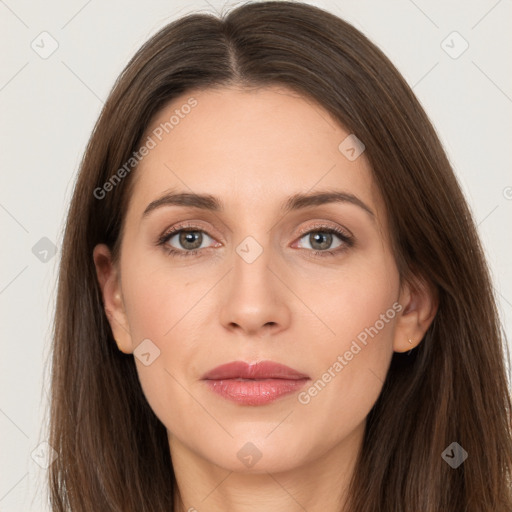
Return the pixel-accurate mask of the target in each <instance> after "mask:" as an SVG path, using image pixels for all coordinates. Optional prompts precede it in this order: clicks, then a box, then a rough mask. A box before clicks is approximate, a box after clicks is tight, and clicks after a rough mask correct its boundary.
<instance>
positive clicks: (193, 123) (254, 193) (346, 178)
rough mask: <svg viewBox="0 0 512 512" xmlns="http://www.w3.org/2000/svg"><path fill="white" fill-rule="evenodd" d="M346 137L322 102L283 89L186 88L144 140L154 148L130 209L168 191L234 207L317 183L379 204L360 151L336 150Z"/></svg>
mask: <svg viewBox="0 0 512 512" xmlns="http://www.w3.org/2000/svg"><path fill="white" fill-rule="evenodd" d="M349 136H351V134H350V133H349V132H347V131H346V130H345V129H344V128H343V127H342V126H340V124H339V123H338V122H337V121H336V120H335V119H334V118H333V117H332V116H331V115H330V114H329V113H328V112H327V111H326V110H325V109H323V108H322V107H321V106H320V105H318V104H317V103H315V102H314V101H313V100H311V99H310V98H306V97H304V96H301V95H299V94H298V93H297V92H295V91H292V90H290V89H287V88H284V87H265V88H259V89H250V90H247V89H239V88H227V87H225V88H215V89H207V90H201V91H191V92H188V93H185V94H183V95H181V96H179V97H177V98H175V99H174V100H173V101H172V102H170V103H169V104H167V105H166V106H165V107H164V108H163V109H161V110H160V111H159V112H158V113H157V114H156V115H155V116H154V118H153V120H152V122H151V124H150V126H149V128H148V130H147V131H146V134H145V136H144V137H143V143H145V142H149V141H150V139H151V142H150V143H149V144H148V146H152V149H150V151H148V154H147V155H146V156H144V157H143V158H142V160H141V161H140V163H139V165H138V167H137V169H136V170H135V172H134V176H133V178H134V180H135V181H134V186H133V189H132V190H133V196H132V198H131V200H130V209H129V210H132V211H136V212H139V214H140V212H142V211H143V210H144V208H145V207H146V206H147V204H148V203H149V202H151V201H152V200H154V199H155V197H157V196H158V195H160V194H161V193H162V192H164V191H166V190H169V189H179V190H183V191H185V192H195V193H208V194H211V195H215V196H218V197H220V198H222V199H223V202H224V203H225V204H226V206H227V207H228V208H229V207H231V208H233V211H238V212H240V211H241V210H242V209H245V210H247V209H250V208H252V209H256V208H259V209H260V210H263V209H266V208H267V206H268V207H272V205H276V207H278V206H280V205H281V204H282V202H283V200H284V199H285V198H286V197H288V196H290V195H293V194H295V193H297V192H307V191H310V190H314V189H315V188H321V189H326V188H336V189H343V190H346V191H347V192H350V193H352V194H356V195H358V196H359V197H360V198H361V199H362V200H363V201H365V202H366V203H367V204H372V205H373V206H374V208H375V209H377V206H378V205H377V203H378V195H377V194H376V191H375V189H374V187H373V182H372V177H371V168H370V165H369V163H368V161H367V159H366V158H365V155H364V153H363V154H362V155H361V156H360V157H359V158H356V159H355V160H350V159H348V158H347V157H346V155H345V154H344V153H343V152H342V151H341V150H340V144H341V143H342V142H343V141H345V140H346V139H347V137H349ZM343 147H344V146H343V145H342V148H343ZM252 213H254V210H253V212H252Z"/></svg>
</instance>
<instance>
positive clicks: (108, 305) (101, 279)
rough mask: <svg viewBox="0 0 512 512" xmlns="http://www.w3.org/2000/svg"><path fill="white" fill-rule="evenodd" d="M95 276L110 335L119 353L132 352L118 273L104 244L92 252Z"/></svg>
mask: <svg viewBox="0 0 512 512" xmlns="http://www.w3.org/2000/svg"><path fill="white" fill-rule="evenodd" d="M93 260H94V265H95V267H96V276H97V279H98V283H99V285H100V289H101V293H102V297H103V304H104V308H105V314H106V316H107V319H108V322H109V324H110V328H111V329H112V334H113V336H114V339H115V341H116V344H117V346H118V348H119V350H120V351H121V352H124V353H125V354H131V353H132V352H133V348H132V339H131V336H130V330H129V325H128V321H127V317H126V312H125V309H124V302H123V297H122V292H121V283H120V279H119V272H118V269H117V267H116V265H114V263H113V262H112V255H111V252H110V249H109V248H108V246H107V245H105V244H98V245H97V246H96V247H95V248H94V251H93Z"/></svg>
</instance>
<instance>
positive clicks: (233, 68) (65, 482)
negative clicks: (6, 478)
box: [49, 1, 512, 512]
mask: <svg viewBox="0 0 512 512" xmlns="http://www.w3.org/2000/svg"><path fill="white" fill-rule="evenodd" d="M232 84H236V85H239V86H240V85H241V86H244V87H260V86H263V87H264V86H266V85H274V84H277V85H284V86H287V87H289V88H291V89H293V90H295V91H298V92H299V93H300V94H302V95H303V96H305V97H308V98H311V99H313V100H315V101H316V102H318V103H319V104H320V105H322V106H323V107H324V108H325V109H326V110H327V111H328V112H329V113H330V114H332V116H333V117H334V118H335V119H336V120H338V121H339V123H340V124H341V125H342V126H343V127H344V128H346V129H347V130H348V131H349V132H350V133H353V134H355V135H356V136H357V137H358V138H359V139H360V140H361V141H363V142H364V144H365V146H366V151H365V154H366V156H367V158H368V160H369V162H370V164H371V166H372V169H373V176H374V180H375V182H376V184H377V186H378V188H379V190H380V193H381V195H382V197H383V199H384V202H385V205H386V208H387V215H388V217H389V223H390V231H391V235H392V244H393V248H394V252H395V257H396V261H397V264H398V267H399V271H400V275H401V278H402V279H404V280H411V279H414V276H421V277H422V278H423V279H426V280H427V281H428V282H429V283H430V284H431V286H432V287H433V288H434V289H435V290H436V294H437V296H438V300H439V309H438V313H437V315H436V317H435V319H434V321H433V323H432V325H431V326H430V328H429V330H428V331H427V334H426V335H425V337H424V339H423V340H422V342H421V343H420V345H419V346H418V347H417V348H416V349H415V350H413V351H412V352H411V353H410V354H408V355H407V354H399V353H395V354H394V355H393V359H392V363H391V367H390V369H389V372H388V375H387V378H386V381H385V383H384V387H383V389H382V393H381V395H380V397H379V399H378V401H377V402H376V404H375V405H374V407H373V408H372V410H371V411H370V413H369V416H368V418H367V428H366V431H365V437H364V442H363V446H362V450H361V453H360V456H359V459H358V461H357V465H356V469H355V472H354V475H353V478H352V481H351V487H350V493H349V505H350V507H349V509H350V511H351V512H362V511H380V512H412V511H414V512H420V511H421V512H440V511H446V512H460V511H468V512H469V511H474V512H482V511H496V512H510V510H512V497H511V488H510V477H511V469H512V446H511V426H512V422H511V399H510V394H509V393H510V391H509V389H508V384H509V383H508V381H507V375H506V372H505V361H506V343H505V342H504V340H503V338H502V335H501V329H500V324H499V320H498V314H497V310H496V305H495V298H494V295H493V289H492V286H491V281H490V277H489V273H488V270H487V266H486V262H485V260H484V256H483V251H482V248H481V245H480V242H479V239H478V236H477V233H476V230H475V225H474V223H473V220H472V218H471V215H470V212H469V210H468V207H467V204H466V202H465V199H464V197H463V195H462V193H461V190H460V187H459V185H458V183H457V181H456V178H455V176H454V173H453V170H452V168H451V166H450V163H449V161H448V159H447V157H446V155H445V152H444V150H443V148H442V145H441V143H440V141H439V139H438V137H437V135H436V133H435V131H434V129H433V127H432V125H431V123H430V121H429V119H428V118H427V116H426V114H425V112H424V110H423V109H422V107H421V106H420V104H419V102H418V101H417V99H416V98H415V96H414V95H413V93H412V91H411V89H410V87H409V86H408V85H407V83H406V82H405V80H404V79H403V78H402V76H401V75H400V74H399V72H398V71H397V70H396V68H395V67H394V66H393V64H392V63H391V62H390V61H389V60H388V58H387V57H386V56H385V55H384V54H383V53H382V52H381V51H380V50H379V49H378V48H377V47H376V46H375V45H374V44H372V43H371V42H370V41H369V40H368V39H367V38H366V37H365V36H364V35H362V34H361V33H360V32H359V31H358V30H356V29H355V28H354V27H352V26H351V25H349V24H348V23H346V22H344V21H343V20H341V19H339V18H338V17H336V16H334V15H332V14H330V13H328V12H326V11H324V10H322V9H320V8H317V7H313V6H310V5H307V4H302V3H298V2H287V1H275V2H259V3H248V4H244V5H241V6H239V7H238V8H235V9H234V10H232V11H231V12H229V13H228V14H227V15H225V16H223V17H221V18H217V17H215V16H212V15H207V14H190V15H187V16H185V17H182V18H181V19H178V20H177V21H174V22H172V23H170V24H169V25H167V26H166V27H164V28H163V29H162V30H160V31H159V32H158V33H157V34H156V35H154V36H153V37H152V38H151V39H150V40H149V41H148V42H146V43H145V44H144V45H143V46H142V47H141V48H140V50H139V51H138V52H137V53H136V55H135V56H134V57H133V58H132V59H131V60H130V62H129V63H128V65H127V66H126V68H125V69H124V71H123V72H122V74H121V75H120V77H119V78H118V80H117V82H116V83H115V85H114V87H113V90H112V91H111V93H110V95H109V98H108V100H107V102H106V103H105V106H104V108H103V111H102V112H101V115H100V117H99V119H98V121H97V124H96V126H95V128H94V132H93V134H92V136H91V139H90V141H89V144H88V146H87V149H86V152H85V155H84V158H83V160H82V163H81V167H80V172H79V174H78V178H77V182H76V185H75V190H74V195H73V198H72V201H71V205H70V209H69V215H68V218H67V224H66V229H65V234H64V239H63V243H62V259H61V266H60V275H59V283H58V298H57V305H56V315H55V323H54V342H53V343H54V344H53V355H52V384H51V385H52V387H51V408H50V435H49V442H50V444H51V446H52V447H53V448H54V449H55V450H56V451H57V453H58V458H57V459H56V461H55V462H54V463H53V464H52V465H51V467H50V469H49V487H50V498H51V503H52V507H53V510H54V511H65V510H66V511H67V510H72V511H73V512H79V511H92V510H94V511H101V512H106V511H123V512H126V511H133V512H135V511H137V512H144V511H164V510H165V511H170V510H174V508H173V502H174V498H175V497H174V491H173V488H174V484H175V477H174V473H173V467H172V463H171V458H170V453H169V444H168V439H167V435H166V429H165V427H164V425H163V424H162V423H161V422H160V421H159V420H158V419H157V418H156V416H155V414H154V413H153V411H152V410H151V409H150V407H149V405H148V403H147V401H146V399H145V397H144V395H143V393H142V390H141V387H140V384H139V380H138V376H137V372H136V369H135V364H134V360H133V357H132V356H130V355H126V354H123V353H122V352H120V351H119V350H118V349H117V346H116V344H115V342H114V340H113V337H112V332H111V330H110V326H109V323H108V321H107V318H106V316H105V311H104V308H103V304H102V296H101V292H100V289H99V285H98V282H97V278H96V273H95V267H94V263H93V258H92V253H93V248H94V246H95V245H96V244H98V243H106V244H108V245H109V246H110V247H111V248H113V249H115V250H117V249H118V246H119V241H120V239H121V236H122V226H123V219H124V217H125V213H126V207H127V201H128V199H129V197H130V183H131V182H132V181H133V180H132V176H133V174H134V173H135V172H137V171H136V169H135V168H134V170H133V171H131V172H130V173H128V174H127V175H126V177H124V179H122V180H119V182H116V183H115V187H113V188H114V190H112V191H109V192H108V193H106V194H104V197H101V198H98V195H99V194H98V192H96V194H95V190H96V191H97V189H98V188H101V187H102V186H103V185H104V184H105V183H106V182H107V181H108V180H109V179H111V177H112V175H113V174H115V172H116V171H117V170H118V169H119V168H121V167H122V166H123V165H124V164H125V163H126V162H127V161H128V160H129V159H130V157H131V156H132V154H133V152H134V151H137V150H138V148H139V146H140V145H141V138H142V136H143V134H144V133H145V131H146V129H147V128H148V125H149V123H150V121H151V119H152V118H153V116H154V115H155V114H156V113H157V112H158V111H159V110H160V109H161V108H162V107H163V106H164V105H165V104H167V103H168V102H169V101H171V100H172V99H173V98H175V97H177V96H178V95H181V94H183V93H185V92H187V91H193V90H201V89H205V88H208V87H213V86H223V85H232ZM453 442H457V443H458V444H459V445H461V446H462V447H463V449H464V450H465V451H466V452H467V454H468V458H467V459H466V460H465V462H464V463H463V464H461V465H460V466H459V467H457V468H452V467H450V465H448V464H447V463H446V462H445V460H443V458H442V457H441V454H442V453H443V451H444V450H445V449H446V448H447V447H448V446H449V445H450V444H451V443H453ZM340 509H341V504H340Z"/></svg>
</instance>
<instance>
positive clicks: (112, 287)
mask: <svg viewBox="0 0 512 512" xmlns="http://www.w3.org/2000/svg"><path fill="white" fill-rule="evenodd" d="M504 347H505V345H504V344H503V342H502V339H501V337H500V325H499V321H498V316H497V312H496V306H495V301H494V297H493V292H492V287H491V283H490V279H489V274H488V271H487V267H486V263H485V260H484V257H483V252H482V249H481V245H480V242H479V240H478V237H477V234H476V230H475V226H474V223H473V220H472V219H471V215H470V213H469V210H468V207H467V205H466V202H465V200H464V198H463V195H462V193H461V190H460V188H459V185H458V184H457V181H456V179H455V177H454V173H453V171H452V169H451V167H450V164H449V162H448V160H447V158H446V155H445V153H444V151H443V148H442V146H441V144H440V142H439V140H438V138H437V136H436V134H435V131H434V129H433V127H432V125H431V124H430V122H429V120H428V118H427V116H426V115H425V113H424V111H423V109H422V108H421V106H420V105H419V103H418V101H417V100H416V98H415V97H414V95H413V93H412V91H411V90H410V88H409V87H408V85H407V84H406V82H405V81H404V80H403V78H402V77H401V76H400V74H399V73H398V71H397V70H396V69H395V68H394V66H393V65H392V64H391V63H390V61H389V60H388V59H387V58H386V57H385V56H384V55H383V54H382V52H381V51H380V50H378V49H377V48H376V47H375V46H374V45H373V44H372V43H371V42H369V41H368V39H366V38H365V37H364V36H363V35H362V34H361V33H360V32H358V31H357V30H356V29H354V28H353V27H352V26H350V25H349V24H347V23H346V22H344V21H342V20H340V19H339V18H337V17H335V16H334V15H332V14H329V13H327V12H325V11H323V10H321V9H319V8H316V7H313V6H309V5H305V4H301V3H298V2H282V1H279V2H262V3H255V4H251V3H249V4H246V5H242V6H241V7H238V8H236V9H234V10H233V11H232V12H230V13H229V14H228V15H227V16H226V17H224V18H223V19H217V18H215V17H212V16H209V15H202V14H201V15H200V14H196V15H188V16H186V17H184V18H182V19H179V20H177V21H175V22H173V23H171V24H169V25H168V26H166V27H165V28H164V29H162V30H161V31H160V32H159V33H157V34H156V35H155V36H154V37H152V38H151V39H150V40H149V41H148V42H147V43H146V44H144V45H143V47H142V48H141V49H140V50H139V51H138V52H137V54H136V55H135V56H134V58H133V59H132V60H131V61H130V62H129V64H128V65H127V67H126V69H125V70H124V71H123V73H122V74H121V76H120V77H119V79H118V81H117V83H116V84H115V87H114V89H113V91H112V92H111V94H110V96H109V98H108V100H107V102H106V104H105V107H104V109H103V111H102V113H101V115H100V118H99V120H98V122H97V125H96V127H95V129H94V132H93V134H92V137H91V140H90V142H89V145H88V147H87V150H86V153H85V156H84V159H83V161H82V165H81V169H80V173H79V176H78V181H77V183H76V187H75V192H74V196H73V199H72V203H71V207H70V211H69V216H68V222H67V226H66V232H65V235H64V243H63V253H62V262H61V269H60V279H59V290H58V303H57V311H56V319H55V334H54V352H53V382H52V405H51V419H50V427H51V429H50V444H51V445H52V446H53V448H55V449H56V450H57V452H58V454H59V457H58V458H57V460H56V461H55V463H54V464H53V465H52V466H51V468H50V471H49V483H50V490H51V501H52V506H53V509H54V510H59V511H63V510H73V511H85V510H101V511H107V510H112V511H113V510H116V511H117V510H119V511H121V510H122V511H145V510H147V511H150V510H151V511H163V510H175V511H180V512H183V511H187V510H188V511H192V510H198V511H220V510H240V511H242V510H243V511H248V510H309V511H315V510H322V511H324V512H325V511H327V512H330V511H333V512H334V511H343V512H348V511H350V512H358V511H370V510H372V511H373V510H380V511H389V512H391V511H392V512H397V511H404V512H405V511H407V512H409V511H422V512H439V511H450V512H451V511H453V512H455V511H462V510H467V511H478V512H481V511H500V512H505V511H509V510H511V509H512V496H511V489H510V472H511V467H512V447H511V429H510V427H511V418H510V405H511V404H510V395H509V391H508V389H507V384H508V382H507V378H506V374H505V356H504Z"/></svg>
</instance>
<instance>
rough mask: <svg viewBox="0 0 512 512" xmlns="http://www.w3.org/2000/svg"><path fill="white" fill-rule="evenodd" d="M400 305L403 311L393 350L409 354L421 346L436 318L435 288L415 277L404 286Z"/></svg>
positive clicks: (397, 327)
mask: <svg viewBox="0 0 512 512" xmlns="http://www.w3.org/2000/svg"><path fill="white" fill-rule="evenodd" d="M399 303H400V304H401V305H402V307H403V309H402V311H401V313H400V316H399V317H398V320H397V322H396V325H395V334H394V340H393V350H394V351H395V352H407V351H409V350H411V349H413V348H415V347H417V346H418V345H419V344H420V342H421V340H422V339H423V337H424V336H425V333H426V332H427V329H428V328H429V327H430V324H431V323H432V321H433V320H434V317H435V316H436V313H437V309H438V305H439V301H438V296H437V292H436V290H435V289H434V287H433V286H431V285H430V284H429V283H427V282H426V281H425V280H424V279H422V278H418V277H415V278H414V279H413V280H410V281H409V282H407V283H404V284H403V285H402V288H401V290H400V298H399Z"/></svg>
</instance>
